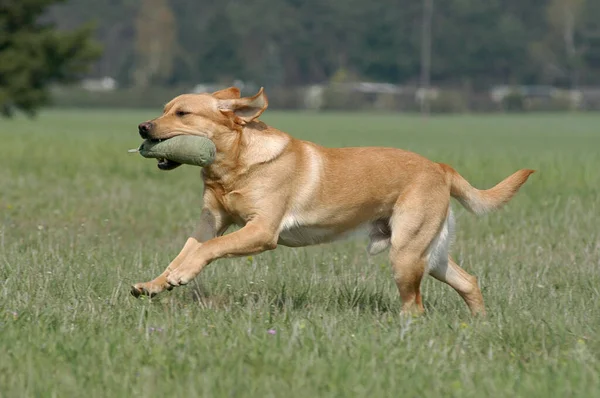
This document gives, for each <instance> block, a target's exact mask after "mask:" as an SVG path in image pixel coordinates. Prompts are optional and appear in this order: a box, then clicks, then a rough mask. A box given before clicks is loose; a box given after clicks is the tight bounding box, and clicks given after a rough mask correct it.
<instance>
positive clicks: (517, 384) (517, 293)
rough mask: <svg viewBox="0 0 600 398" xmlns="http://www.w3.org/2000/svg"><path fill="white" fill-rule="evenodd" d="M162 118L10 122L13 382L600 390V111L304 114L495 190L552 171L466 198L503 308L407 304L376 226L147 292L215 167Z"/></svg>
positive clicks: (0, 260)
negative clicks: (155, 293) (481, 203)
mask: <svg viewBox="0 0 600 398" xmlns="http://www.w3.org/2000/svg"><path fill="white" fill-rule="evenodd" d="M152 116H154V113H152V112H129V111H114V112H109V111H71V112H67V111H51V112H50V111H48V112H45V113H43V114H42V115H41V117H40V118H39V119H38V120H37V121H28V120H25V119H16V120H12V121H6V120H0V137H1V139H2V140H1V147H2V156H1V157H0V397H29V396H31V397H33V396H35V397H51V396H52V397H80V396H86V397H125V396H127V397H130V396H135V397H141V396H145V397H146V396H147V397H152V396H204V397H221V396H235V397H362V396H369V397H385V396H401V397H418V396H419V397H420V396H428V397H442V396H443V397H447V396H456V397H489V396H493V397H507V396H510V397H513V396H518V397H528V398H531V397H550V396H551V397H574V396H579V397H593V396H600V132H599V131H598V127H599V126H600V115H527V116H452V117H439V118H433V119H431V120H429V121H424V120H422V119H420V118H418V117H410V116H392V115H364V114H327V115H311V114H286V113H276V112H272V113H271V112H269V111H267V113H266V115H265V118H264V120H265V121H266V122H268V123H269V124H271V125H274V126H276V127H278V128H280V129H282V130H285V131H287V132H289V133H292V134H293V135H295V136H297V137H302V138H306V139H309V140H313V141H316V142H318V143H321V144H324V145H328V146H351V145H387V146H397V147H402V148H406V149H411V150H414V151H417V152H419V153H421V154H423V155H425V156H428V157H430V158H432V159H434V160H437V161H443V162H446V163H450V164H452V165H453V166H454V167H455V168H456V169H457V170H459V171H460V173H461V174H462V175H463V176H465V177H466V178H467V179H469V180H470V181H471V182H472V184H473V185H475V186H477V187H480V188H487V187H490V186H491V185H493V184H495V183H496V182H498V181H500V179H502V178H503V177H505V176H507V175H508V174H510V173H512V172H513V171H515V170H517V169H519V168H533V169H537V170H539V172H538V173H537V174H534V175H533V176H532V178H531V179H530V180H529V182H527V184H526V185H525V186H524V188H523V189H522V190H521V192H520V193H519V194H518V195H517V196H516V197H515V199H514V200H513V201H512V202H511V203H510V204H509V205H508V206H507V207H506V208H504V209H503V210H501V211H499V212H496V213H493V214H491V215H488V216H484V217H479V218H478V217H475V216H473V215H471V214H468V213H466V212H465V211H464V210H462V208H460V207H459V206H458V205H456V204H455V206H454V208H455V209H456V210H457V212H456V214H457V221H458V222H457V227H458V233H457V239H456V243H455V244H454V247H453V250H452V252H453V255H454V256H455V257H456V259H457V260H458V262H459V263H460V264H462V266H463V267H464V268H465V269H466V270H467V271H469V272H470V273H473V274H475V275H477V276H478V277H479V278H480V284H481V286H482V290H483V294H484V297H485V299H486V304H487V309H488V317H487V318H486V319H472V318H471V317H470V316H469V315H468V312H467V309H466V306H465V305H464V303H463V302H462V301H461V299H460V297H459V296H458V295H457V294H456V293H455V292H454V291H453V290H452V289H451V288H449V287H448V286H446V285H443V284H441V283H439V282H437V281H435V280H433V278H427V279H426V280H425V281H424V283H423V294H424V300H425V305H426V308H427V312H426V315H424V316H421V317H418V318H412V319H411V318H403V317H400V315H399V310H400V299H399V297H398V293H397V291H396V287H395V284H394V283H393V280H392V277H391V270H390V267H389V264H388V262H387V255H386V254H381V255H378V256H376V257H369V256H367V254H366V250H365V241H364V240H361V239H358V240H352V241H346V242H340V243H336V244H333V245H327V246H317V247H311V248H306V249H289V248H278V249H277V250H275V251H272V252H269V253H265V254H262V255H259V256H255V257H248V258H239V259H232V260H219V261H217V262H216V263H214V264H212V265H211V266H210V267H208V268H207V269H206V270H205V272H204V273H202V274H201V275H200V276H199V277H198V278H197V279H196V281H195V282H193V283H192V284H190V285H188V286H186V287H184V288H180V289H177V290H175V291H173V292H170V293H166V294H165V295H163V296H161V297H159V298H157V299H154V300H136V299H134V298H133V297H131V296H130V295H129V286H130V284H131V283H134V282H141V281H145V280H149V279H150V278H152V277H154V276H156V275H157V274H158V273H159V272H161V271H162V270H163V269H164V268H165V267H166V265H167V264H168V263H169V261H170V260H171V259H172V258H173V257H174V256H175V255H176V254H177V252H178V251H179V249H180V248H181V246H182V245H183V243H184V241H185V238H186V237H187V234H188V233H190V232H191V231H192V229H193V226H194V225H195V221H196V220H197V219H198V217H199V214H200V208H201V192H202V185H201V181H200V178H199V169H197V168H193V167H181V168H179V169H177V170H174V171H171V172H161V171H159V170H158V169H157V168H156V165H155V162H154V161H151V160H145V159H142V158H141V157H139V156H138V155H129V154H127V152H126V151H127V149H129V148H134V147H136V146H137V145H139V142H140V140H139V139H138V136H137V132H136V126H137V124H138V123H139V122H141V121H143V120H145V119H147V118H150V117H152Z"/></svg>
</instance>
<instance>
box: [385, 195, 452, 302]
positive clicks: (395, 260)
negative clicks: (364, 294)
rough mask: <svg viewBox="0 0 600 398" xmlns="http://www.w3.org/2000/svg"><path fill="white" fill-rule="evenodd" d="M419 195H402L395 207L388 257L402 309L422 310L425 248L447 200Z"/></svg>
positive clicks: (434, 233) (442, 218)
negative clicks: (430, 198) (407, 196)
mask: <svg viewBox="0 0 600 398" xmlns="http://www.w3.org/2000/svg"><path fill="white" fill-rule="evenodd" d="M422 198H423V196H422V195H418V196H415V197H414V198H411V199H404V201H403V203H401V204H399V205H398V207H397V208H396V209H394V214H393V215H392V218H391V222H390V226H391V229H392V236H391V249H390V260H391V262H392V269H393V272H394V279H395V281H396V285H397V286H398V292H399V293H400V298H401V299H402V312H403V313H422V312H423V311H424V308H423V300H422V298H421V291H420V289H421V280H422V278H423V275H424V274H425V272H426V271H427V259H428V248H429V247H430V245H431V243H432V241H433V240H434V239H435V237H436V235H437V233H438V232H439V230H440V228H441V226H442V224H443V223H444V219H445V218H446V215H447V209H448V200H447V199H446V202H445V203H443V202H441V203H440V200H437V201H436V200H425V202H427V203H426V204H427V206H426V207H425V206H423V202H424V201H423V199H422Z"/></svg>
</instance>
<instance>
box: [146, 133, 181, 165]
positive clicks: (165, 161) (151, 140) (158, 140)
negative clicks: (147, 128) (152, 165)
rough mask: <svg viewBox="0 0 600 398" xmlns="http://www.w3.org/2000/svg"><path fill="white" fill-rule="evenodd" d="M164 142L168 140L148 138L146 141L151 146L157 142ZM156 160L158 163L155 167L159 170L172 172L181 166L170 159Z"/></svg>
mask: <svg viewBox="0 0 600 398" xmlns="http://www.w3.org/2000/svg"><path fill="white" fill-rule="evenodd" d="M166 140H168V138H149V139H148V141H149V142H151V143H153V144H158V143H159V142H163V141H166ZM156 160H157V161H158V164H157V165H156V166H157V167H158V168H159V169H160V170H164V171H168V170H173V169H176V168H177V167H179V166H181V163H179V162H175V161H173V160H170V159H165V158H158V159H156Z"/></svg>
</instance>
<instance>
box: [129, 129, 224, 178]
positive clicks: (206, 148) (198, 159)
mask: <svg viewBox="0 0 600 398" xmlns="http://www.w3.org/2000/svg"><path fill="white" fill-rule="evenodd" d="M129 152H139V153H140V155H142V156H143V157H145V158H152V159H158V168H159V169H161V170H172V169H174V168H176V167H178V166H181V165H182V164H189V165H193V166H200V167H205V166H210V164H211V163H212V162H213V161H214V160H215V155H216V152H217V149H216V148H215V144H214V143H213V142H212V141H211V140H209V139H208V138H205V137H199V136H195V135H177V136H175V137H172V138H169V139H166V140H145V141H144V142H143V143H142V145H141V146H140V147H139V148H138V149H132V150H130V151H129Z"/></svg>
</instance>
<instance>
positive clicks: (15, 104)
mask: <svg viewBox="0 0 600 398" xmlns="http://www.w3.org/2000/svg"><path fill="white" fill-rule="evenodd" d="M56 2H57V1H56V0H12V1H3V2H2V3H0V112H1V113H2V114H3V115H4V116H10V115H11V114H12V113H13V112H14V111H15V110H16V109H20V110H22V111H24V112H26V113H28V114H30V115H33V114H34V112H35V110H36V109H37V108H38V107H39V106H41V105H43V104H44V103H46V102H47V101H48V89H47V87H48V85H49V84H50V83H53V82H68V81H70V80H72V79H73V78H75V77H77V76H81V74H82V73H83V72H85V71H86V70H87V68H88V66H89V65H90V63H91V62H92V61H93V60H94V59H96V58H97V57H98V56H99V55H100V53H99V49H98V47H97V46H96V45H95V44H93V43H92V42H90V40H89V36H90V34H91V32H92V27H91V26H89V25H88V26H85V27H82V28H80V29H78V30H75V31H73V32H62V31H57V30H56V29H54V27H53V25H52V24H49V23H43V22H40V17H41V16H42V15H43V13H44V11H45V10H46V8H47V7H48V6H50V5H51V4H53V3H56Z"/></svg>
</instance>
